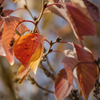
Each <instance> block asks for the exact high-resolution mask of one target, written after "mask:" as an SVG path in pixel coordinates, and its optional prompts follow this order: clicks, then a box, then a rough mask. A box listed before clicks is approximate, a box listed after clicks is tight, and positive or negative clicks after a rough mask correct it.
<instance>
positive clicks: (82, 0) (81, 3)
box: [71, 0, 100, 22]
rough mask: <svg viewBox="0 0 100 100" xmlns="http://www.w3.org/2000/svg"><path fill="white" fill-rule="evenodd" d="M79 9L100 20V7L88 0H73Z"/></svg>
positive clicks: (97, 20)
mask: <svg viewBox="0 0 100 100" xmlns="http://www.w3.org/2000/svg"><path fill="white" fill-rule="evenodd" d="M71 1H72V2H73V3H74V4H75V5H76V6H77V7H78V9H79V10H80V11H81V12H82V13H84V14H85V15H86V16H87V17H89V18H90V19H91V18H93V19H94V20H95V21H96V22H100V20H99V9H98V7H97V6H96V5H95V4H93V3H92V2H90V1H88V0H71Z"/></svg>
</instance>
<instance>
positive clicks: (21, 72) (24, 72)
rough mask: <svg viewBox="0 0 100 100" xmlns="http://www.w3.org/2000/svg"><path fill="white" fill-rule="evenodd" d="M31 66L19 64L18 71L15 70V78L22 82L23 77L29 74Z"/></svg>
mask: <svg viewBox="0 0 100 100" xmlns="http://www.w3.org/2000/svg"><path fill="white" fill-rule="evenodd" d="M30 70H31V68H30V67H29V66H27V67H24V66H23V65H22V66H20V68H19V70H18V72H17V78H18V79H19V83H22V81H23V80H24V78H25V77H26V76H27V75H28V74H29V72H30Z"/></svg>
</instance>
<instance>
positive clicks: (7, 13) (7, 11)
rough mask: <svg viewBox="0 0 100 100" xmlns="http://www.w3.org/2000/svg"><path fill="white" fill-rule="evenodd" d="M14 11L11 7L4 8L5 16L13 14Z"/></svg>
mask: <svg viewBox="0 0 100 100" xmlns="http://www.w3.org/2000/svg"><path fill="white" fill-rule="evenodd" d="M12 12H13V10H10V9H3V13H4V16H8V15H9V14H11V13H12Z"/></svg>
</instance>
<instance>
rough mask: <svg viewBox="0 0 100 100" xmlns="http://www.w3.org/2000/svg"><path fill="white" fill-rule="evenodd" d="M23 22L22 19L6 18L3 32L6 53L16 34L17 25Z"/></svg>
mask: <svg viewBox="0 0 100 100" xmlns="http://www.w3.org/2000/svg"><path fill="white" fill-rule="evenodd" d="M20 21H22V19H21V18H18V17H13V16H10V17H6V18H5V21H4V30H3V35H2V43H3V47H4V49H5V51H6V49H7V47H8V46H9V43H10V41H11V39H12V37H13V35H14V34H15V33H14V32H15V28H16V26H17V24H18V23H19V22H20Z"/></svg>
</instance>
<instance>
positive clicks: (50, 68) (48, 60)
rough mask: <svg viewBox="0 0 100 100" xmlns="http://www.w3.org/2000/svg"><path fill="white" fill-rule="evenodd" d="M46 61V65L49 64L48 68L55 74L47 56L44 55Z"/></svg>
mask: <svg viewBox="0 0 100 100" xmlns="http://www.w3.org/2000/svg"><path fill="white" fill-rule="evenodd" d="M46 61H47V64H48V66H49V69H50V70H51V71H52V72H53V74H54V75H56V73H55V71H54V70H53V68H52V67H51V64H50V62H49V59H48V57H46Z"/></svg>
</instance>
